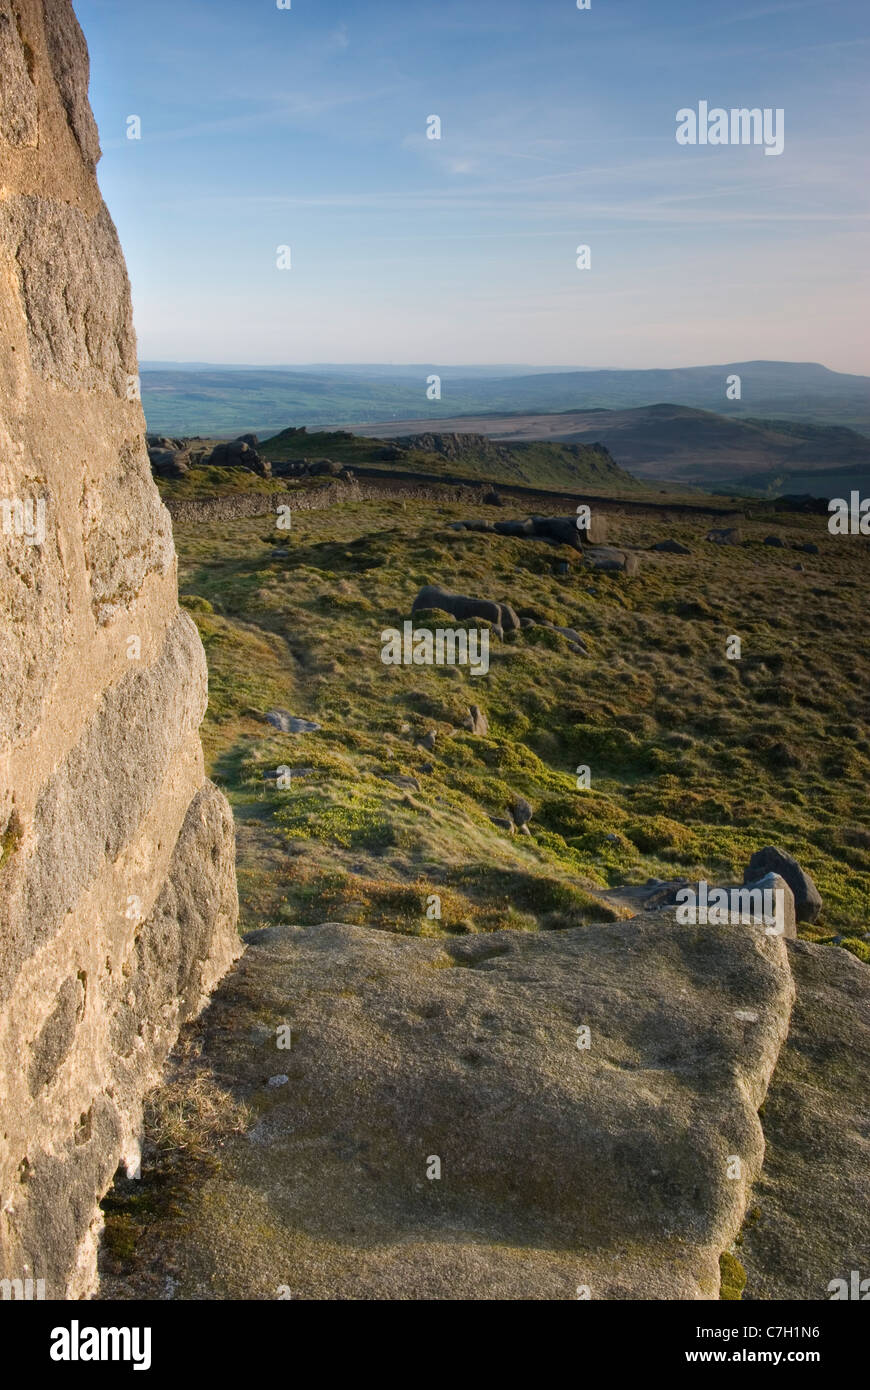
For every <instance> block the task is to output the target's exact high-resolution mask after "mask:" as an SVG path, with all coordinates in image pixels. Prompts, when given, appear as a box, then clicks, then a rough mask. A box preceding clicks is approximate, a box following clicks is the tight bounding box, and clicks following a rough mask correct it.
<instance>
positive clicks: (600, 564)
mask: <svg viewBox="0 0 870 1390" xmlns="http://www.w3.org/2000/svg"><path fill="white" fill-rule="evenodd" d="M583 558H584V559H585V561H586V563H587V565H590V566H591V567H592V569H596V570H601V571H603V572H605V573H607V572H611V573H620V572H621V573H623V574H636V573H637V568H638V561H637V556H636V555H634V554H633V553H632V552H631V551H630V550H614V548H613V547H612V546H609V545H602V546H596V547H595V548H587V549H585V550H584V551H583Z"/></svg>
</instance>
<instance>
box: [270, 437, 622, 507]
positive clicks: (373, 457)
mask: <svg viewBox="0 0 870 1390" xmlns="http://www.w3.org/2000/svg"><path fill="white" fill-rule="evenodd" d="M259 450H260V453H261V454H262V455H263V457H264V458H267V459H270V460H271V461H272V462H273V463H279V462H290V461H294V460H297V459H303V458H308V459H316V458H320V457H322V458H329V459H334V460H336V461H337V462H340V463H344V464H347V465H348V466H349V467H351V468H353V467H354V466H357V467H361V466H365V467H368V468H372V467H374V468H383V469H384V471H385V472H390V471H396V470H402V469H406V470H409V471H414V472H420V473H430V474H432V473H438V474H445V475H450V476H451V477H457V476H458V477H465V478H468V479H469V480H475V479H480V480H487V481H491V482H496V483H499V482H500V483H522V484H529V485H532V486H541V487H548V488H559V487H569V488H572V489H573V488H576V487H583V488H590V489H592V490H595V491H598V492H607V491H616V492H626V491H636V490H637V489H638V487H639V486H640V485H639V484H638V483H637V481H636V480H635V479H634V478H633V477H631V475H630V474H629V473H626V472H625V470H624V469H622V468H619V467H618V466H617V465H616V464H615V463H614V461H613V459H612V458H611V457H610V454H609V453H608V451H607V449H606V448H605V447H604V446H603V445H602V444H600V443H598V442H597V441H593V440H584V441H582V442H580V443H575V442H567V443H562V442H560V441H551V440H541V441H538V440H534V441H521V442H518V443H502V442H497V441H495V440H492V439H489V438H487V437H486V435H484V434H470V433H468V432H460V433H431V432H428V433H422V434H418V435H413V436H407V437H403V438H401V439H393V440H392V442H390V441H387V440H384V439H376V438H360V437H359V436H356V435H352V434H348V433H347V432H345V431H313V432H311V433H309V432H308V431H307V430H306V429H304V428H303V429H293V428H291V429H287V430H282V431H281V432H280V433H279V434H277V435H275V436H273V437H272V438H271V439H265V440H261V442H260V444H259Z"/></svg>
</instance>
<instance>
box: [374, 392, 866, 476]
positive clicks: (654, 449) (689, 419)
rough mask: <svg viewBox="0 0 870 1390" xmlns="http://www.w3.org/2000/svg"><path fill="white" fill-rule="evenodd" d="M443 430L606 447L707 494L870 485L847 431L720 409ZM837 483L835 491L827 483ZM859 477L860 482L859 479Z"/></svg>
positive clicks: (859, 442) (488, 422) (858, 437)
mask: <svg viewBox="0 0 870 1390" xmlns="http://www.w3.org/2000/svg"><path fill="white" fill-rule="evenodd" d="M424 425H425V420H423V419H419V420H416V421H405V422H404V423H403V424H402V425H401V426H398V425H396V426H391V425H389V424H386V423H383V422H382V423H381V424H379V425H372V426H370V427H366V426H360V431H361V432H362V433H367V432H368V430H369V429H370V430H371V431H372V432H373V433H374V432H375V431H377V433H378V434H379V435H385V436H389V435H390V434H393V433H398V432H399V431H400V430H402V431H405V430H408V429H411V430H415V429H422V428H423V427H424ZM443 425H444V427H446V428H447V429H448V430H450V431H454V432H457V433H460V434H462V433H467V434H468V435H470V436H472V437H474V438H477V437H478V436H479V435H480V434H486V435H489V436H490V438H491V439H492V440H493V442H497V443H499V444H502V445H504V444H510V445H511V446H512V447H518V446H520V445H521V444H523V443H526V444H528V443H530V442H531V441H533V440H534V441H537V447H538V448H541V447H543V445H544V443H550V444H553V443H556V442H558V443H560V444H563V445H567V444H574V445H577V444H583V443H584V442H587V441H591V440H593V439H594V440H595V441H599V442H600V443H602V444H603V445H605V447H606V448H607V450H608V451H609V453H610V455H612V457H613V458H614V459H615V461H616V462H617V464H619V466H620V467H621V468H624V469H627V470H629V472H631V473H632V474H634V476H635V477H636V478H640V479H646V480H649V481H652V480H661V481H669V482H677V483H680V484H682V485H683V486H691V487H702V488H726V489H731V488H734V487H738V488H744V489H747V490H752V491H757V492H819V493H820V494H824V493H825V492H826V491H832V492H834V493H837V495H839V493H840V491H841V490H842V488H843V487H848V486H853V487H857V486H860V483H861V480H863V482H864V483H865V484H866V483H867V481H868V479H870V439H868V438H867V437H866V436H865V435H862V434H858V433H856V432H855V431H854V430H851V429H845V428H843V427H841V426H829V425H813V424H797V423H795V422H793V421H781V420H780V421H777V420H751V419H748V420H737V419H727V418H726V417H724V416H722V415H718V414H715V413H713V412H712V411H705V410H696V409H692V408H690V407H686V406H680V405H670V404H660V405H653V406H644V407H640V408H638V409H634V410H587V411H571V412H568V413H559V414H547V415H516V414H512V415H504V416H499V417H497V416H472V417H468V418H456V419H453V420H446V421H444V422H443ZM828 477H830V483H829V484H827V486H826V480H827V479H828ZM850 480H855V481H850Z"/></svg>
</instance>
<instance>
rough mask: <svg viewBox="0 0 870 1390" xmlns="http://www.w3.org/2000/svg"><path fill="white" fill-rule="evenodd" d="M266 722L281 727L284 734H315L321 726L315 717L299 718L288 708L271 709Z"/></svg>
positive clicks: (277, 727)
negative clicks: (315, 720)
mask: <svg viewBox="0 0 870 1390" xmlns="http://www.w3.org/2000/svg"><path fill="white" fill-rule="evenodd" d="M266 723H267V724H271V725H272V726H273V727H274V728H276V729H280V731H281V733H282V734H314V733H316V732H317V730H318V729H319V728H320V725H319V724H316V723H315V722H314V720H313V719H299V718H297V716H296V715H295V714H291V713H290V711H289V710H286V709H270V710H269V712H268V714H267V715H266Z"/></svg>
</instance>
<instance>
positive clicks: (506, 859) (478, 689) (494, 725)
mask: <svg viewBox="0 0 870 1390" xmlns="http://www.w3.org/2000/svg"><path fill="white" fill-rule="evenodd" d="M493 515H494V512H493V509H492V508H491V507H484V506H480V507H479V508H471V509H469V508H468V507H462V506H460V505H459V504H448V503H445V504H439V503H436V502H432V503H427V502H419V501H411V500H406V501H404V502H397V501H396V500H395V499H391V500H388V501H383V502H372V501H368V502H357V503H353V502H346V503H341V504H337V505H336V506H335V507H334V508H331V509H329V510H324V511H320V512H298V513H296V514H295V515H294V516H293V524H292V530H291V532H290V533H289V534H288V533H287V532H286V531H278V530H274V529H272V528H271V525H270V519H269V518H268V517H259V518H254V519H251V520H240V521H235V522H232V523H210V524H199V525H196V526H194V525H190V524H182V523H179V522H176V524H175V539H176V545H177V548H178V552H179V566H180V591H181V595H182V600H181V601H182V603H183V604H184V605H185V606H186V607H187V608H188V610H189V611H190V612H191V614H192V616H193V617H194V619H195V620H196V622H197V625H198V627H199V629H200V632H201V634H202V638H203V642H204V644H205V648H206V652H207V656H208V663H209V671H210V701H209V709H208V714H207V717H206V722H205V725H204V728H203V739H204V746H205V750H206V758H207V762H208V765H209V770H210V772H211V775H212V776H213V777H214V778H215V780H216V781H217V782H219V784H220V785H221V786H222V787H223V788H224V790H225V791H226V793H227V795H228V796H229V798H230V801H231V803H232V807H233V811H234V814H235V817H236V825H237V835H238V875H239V888H240V896H241V909H242V911H241V929H242V930H243V931H247V930H250V929H252V928H255V927H258V926H262V925H266V924H269V923H272V922H277V921H288V922H294V923H306V922H318V921H327V920H340V921H344V922H350V923H361V924H368V925H372V926H378V927H381V928H383V929H385V930H389V931H399V932H408V933H425V934H431V933H439V932H448V933H455V932H481V931H490V930H494V929H497V928H502V927H510V926H513V927H516V928H519V929H521V930H530V931H531V930H537V929H543V930H552V929H559V928H562V927H565V926H569V925H577V924H582V923H584V922H590V921H594V920H599V921H600V920H607V919H608V918H612V917H614V916H615V915H617V914H618V913H619V912H620V911H621V909H620V908H619V906H618V905H616V904H613V903H611V902H608V901H605V900H603V899H602V898H601V897H600V896H599V895H600V893H601V892H602V890H606V889H607V888H609V887H611V886H613V885H618V884H622V883H627V882H630V883H642V882H644V881H645V880H646V879H647V878H649V877H650V876H655V877H659V878H673V877H676V876H678V875H686V876H694V877H705V878H707V879H709V880H710V881H720V882H722V881H726V880H728V879H731V878H732V877H734V876H737V877H739V876H740V875H741V874H742V870H743V867H744V865H745V863H746V861H747V860H748V858H749V856H750V854H751V853H752V851H753V850H755V849H757V848H759V847H760V846H762V845H765V844H769V843H773V844H778V845H781V846H782V847H783V848H785V849H788V850H789V851H791V852H792V853H793V854H794V855H795V856H796V857H797V858H798V859H799V860H800V862H801V863H802V864H803V865H804V867H805V868H806V869H807V870H808V871H809V872H810V873H812V874H813V876H814V877H815V879H816V881H817V883H818V886H819V888H820V891H821V893H822V895H823V898H824V902H825V909H824V913H823V915H822V917H821V919H820V920H819V922H818V923H816V924H815V925H814V926H813V927H811V928H809V929H808V931H807V935H808V936H809V937H810V938H811V939H816V940H829V939H831V938H833V937H835V936H839V937H842V938H844V939H845V941H846V942H847V943H848V945H849V947H850V949H852V950H853V951H854V952H855V954H857V955H859V956H861V958H862V959H868V958H870V951H868V947H867V944H866V943H865V942H863V941H862V940H860V939H859V938H861V937H863V935H864V933H865V932H867V930H868V928H870V921H868V915H870V914H868V884H870V808H868V796H867V788H868V781H870V736H868V727H867V721H868V707H867V694H866V692H867V688H868V680H870V656H868V651H867V647H866V643H865V642H864V640H863V636H862V634H863V632H864V630H865V620H866V608H867V579H866V565H867V542H866V541H864V540H861V539H860V538H857V537H856V538H852V537H834V536H830V535H829V534H828V532H827V529H826V525H825V519H824V518H823V517H818V516H797V515H791V514H790V515H788V516H782V515H776V516H774V514H773V513H772V512H771V513H769V514H766V515H765V513H764V512H763V511H757V510H754V511H753V517H752V520H751V521H749V522H747V523H745V524H744V525H743V541H742V544H740V545H738V546H733V547H732V546H719V545H714V544H711V543H707V542H705V541H704V539H703V537H704V534H705V531H706V529H707V525H708V524H709V523H708V522H705V520H704V519H703V518H699V519H691V520H686V519H682V518H681V519H672V520H669V519H667V518H666V517H665V516H663V515H662V514H661V513H653V512H650V513H649V514H646V513H642V512H640V513H639V512H634V511H633V512H632V513H631V515H620V514H617V513H615V512H614V514H613V515H611V518H610V523H609V524H610V530H611V533H612V535H613V538H614V540H615V542H616V543H618V544H624V545H628V546H634V547H637V548H638V550H639V553H640V569H639V572H638V573H637V574H636V575H634V576H633V577H631V578H627V577H625V576H623V575H610V574H602V573H597V572H592V571H590V570H588V569H587V568H586V567H585V565H584V563H583V561H582V559H581V557H580V556H578V555H577V554H575V553H574V552H573V551H571V550H569V549H567V548H560V549H559V550H556V549H553V548H551V547H549V546H545V545H541V544H536V543H533V542H529V541H525V540H520V539H513V538H508V537H502V536H498V535H494V534H491V533H474V532H463V531H454V530H451V529H450V522H451V521H454V520H456V519H458V518H460V517H462V518H465V517H470V516H478V517H480V518H482V519H483V518H485V519H492V517H493ZM497 515H498V517H499V518H500V519H504V518H509V517H513V516H521V515H523V513H522V512H519V511H516V510H513V509H511V507H509V506H505V507H502V508H501V509H500V510H499V511H498V513H497ZM771 532H773V533H775V534H777V535H778V536H780V537H781V538H782V540H783V541H784V542H785V546H784V548H774V547H772V546H766V545H765V544H764V543H763V542H764V537H765V536H767V535H768V534H770V533H771ZM668 537H672V538H674V539H676V540H679V541H681V542H683V543H684V544H686V545H688V546H689V547H690V548H691V554H690V555H686V556H682V555H675V554H667V553H654V552H652V551H651V550H650V549H649V547H650V546H651V545H652V544H654V543H655V542H656V541H659V540H662V539H665V538H668ZM809 541H812V542H815V543H816V544H817V545H818V546H819V550H820V553H818V554H811V553H806V552H804V551H802V550H798V549H797V548H796V547H797V546H799V545H803V544H804V543H806V542H809ZM273 552H276V553H273ZM563 562H567V572H566V573H559V572H558V571H559V570H560V569H561V570H564V569H565V568H566V566H565V564H564V563H563ZM429 582H435V583H440V584H442V585H443V586H444V587H445V588H448V589H451V590H453V591H458V592H463V593H467V594H472V595H474V596H477V597H489V598H494V599H496V600H500V601H501V600H506V601H508V602H510V603H511V604H512V605H513V606H514V608H515V609H516V610H517V611H518V612H519V614H520V615H521V616H525V617H529V618H532V619H535V620H537V621H538V622H541V621H550V622H552V623H554V624H557V625H560V626H568V627H572V628H574V629H576V630H577V631H578V632H579V633H580V634H581V635H582V637H583V639H584V642H585V643H586V646H587V648H588V655H587V656H581V655H578V653H577V652H576V651H575V650H573V649H572V648H571V647H570V646H569V644H568V642H567V641H566V639H564V638H563V637H562V636H560V635H559V634H558V633H556V632H554V631H552V630H551V629H548V628H546V627H542V626H536V627H532V628H527V629H525V630H523V631H522V632H520V633H517V634H512V635H509V636H508V637H507V638H506V640H505V641H504V642H500V641H498V640H496V639H495V638H494V639H493V641H492V649H491V666H490V670H489V673H488V674H487V675H480V676H476V677H475V676H471V675H470V674H469V672H468V669H467V668H456V667H454V668H440V669H439V668H434V667H428V666H411V667H402V666H398V667H397V666H385V665H383V664H382V662H381V660H380V652H381V638H380V634H381V631H382V630H383V629H385V628H389V627H401V624H402V622H403V620H404V619H406V618H408V617H409V616H410V609H411V603H412V601H413V599H414V597H415V595H416V593H417V591H418V589H419V587H420V586H421V585H422V584H424V583H429ZM436 624H437V625H443V626H455V624H453V623H452V621H451V620H445V619H444V618H443V617H442V618H441V619H440V620H438V619H437V617H436V618H435V623H434V624H433V625H436ZM418 625H420V620H419V619H418ZM475 625H476V626H481V624H479V623H478V624H475ZM731 635H738V636H739V637H740V638H741V641H742V659H741V660H740V661H732V660H728V659H726V639H727V638H728V637H729V636H731ZM471 704H476V705H478V706H480V707H481V709H482V710H483V711H484V713H485V715H486V716H487V718H488V721H489V732H488V735H486V736H483V737H481V736H477V735H474V734H472V733H471V732H469V731H467V730H466V729H465V728H464V727H463V722H464V719H465V717H466V715H467V713H468V708H469V705H471ZM275 707H277V708H282V709H286V710H288V711H289V712H290V714H292V715H295V716H299V717H301V718H304V719H307V720H311V721H313V722H315V723H317V724H318V725H319V726H320V727H319V728H318V729H317V730H316V731H312V732H308V733H299V734H283V733H280V732H279V731H278V730H277V729H276V728H273V727H272V726H271V725H269V724H268V723H265V722H264V718H263V716H264V714H265V712H266V711H268V710H270V709H272V708H275ZM432 731H434V733H435V741H434V748H433V749H426V748H423V747H421V746H419V745H420V740H421V739H423V738H424V736H426V735H428V734H430V733H431V732H432ZM580 765H587V766H588V767H589V768H590V770H591V787H590V788H589V789H588V790H583V789H578V787H577V777H576V770H577V768H578V766H580ZM280 767H285V768H290V769H292V770H293V774H294V775H293V776H292V777H290V778H289V782H290V785H289V786H288V787H287V788H286V789H279V788H278V786H277V785H276V782H275V773H276V770H277V769H278V768H280ZM391 779H392V780H391ZM409 779H414V780H413V781H411V780H409ZM517 796H523V797H525V798H527V799H528V801H529V802H531V804H532V805H533V807H534V816H533V819H532V822H531V826H530V829H531V832H532V833H531V835H529V836H524V835H520V834H516V835H511V834H509V833H508V832H507V831H506V830H505V829H503V828H500V827H498V826H497V825H496V824H494V823H493V821H492V820H491V819H490V818H491V817H492V816H495V817H504V816H505V814H506V812H507V811H508V809H509V808H510V807H511V805H512V803H513V801H514V798H515V797H517ZM433 894H437V895H438V896H439V898H440V900H441V917H440V920H439V919H435V918H431V917H427V914H426V907H427V902H429V901H430V898H431V895H433Z"/></svg>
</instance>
